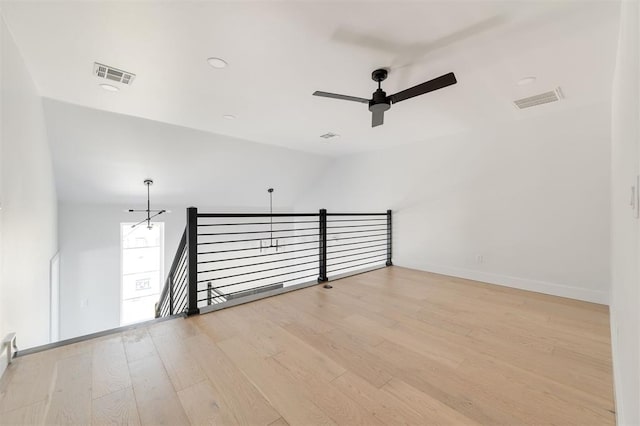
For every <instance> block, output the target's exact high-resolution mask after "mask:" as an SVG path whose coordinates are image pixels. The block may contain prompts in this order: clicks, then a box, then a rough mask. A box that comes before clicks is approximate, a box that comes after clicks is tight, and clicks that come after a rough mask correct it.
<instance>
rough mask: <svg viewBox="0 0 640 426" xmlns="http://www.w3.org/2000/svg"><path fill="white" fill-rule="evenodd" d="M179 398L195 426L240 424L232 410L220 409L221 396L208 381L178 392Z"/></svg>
mask: <svg viewBox="0 0 640 426" xmlns="http://www.w3.org/2000/svg"><path fill="white" fill-rule="evenodd" d="M178 397H179V398H180V402H181V403H182V406H183V407H184V410H185V412H186V413H187V416H189V420H190V421H191V424H193V425H216V424H220V425H231V424H239V423H240V422H239V421H238V420H237V419H236V418H235V416H234V415H233V413H232V412H231V411H230V410H227V409H225V408H224V407H220V404H219V402H218V401H219V396H218V394H217V392H216V391H215V389H214V388H213V386H211V383H209V381H208V380H205V381H202V382H199V383H196V384H194V385H192V386H189V387H187V388H184V389H182V390H180V391H178ZM245 424H246V423H245Z"/></svg>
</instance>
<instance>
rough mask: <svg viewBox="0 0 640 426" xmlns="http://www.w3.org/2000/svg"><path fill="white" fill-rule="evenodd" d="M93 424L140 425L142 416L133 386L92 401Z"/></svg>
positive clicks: (95, 425)
mask: <svg viewBox="0 0 640 426" xmlns="http://www.w3.org/2000/svg"><path fill="white" fill-rule="evenodd" d="M91 404H92V409H91V418H92V424H93V425H94V426H97V425H128V426H138V425H140V416H139V415H138V407H137V405H136V399H135V395H134V394H133V389H132V388H131V387H129V388H125V389H122V390H119V391H115V392H112V393H110V394H107V395H104V396H102V397H100V398H97V399H94V400H93V401H92V403H91Z"/></svg>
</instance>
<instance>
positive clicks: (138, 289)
mask: <svg viewBox="0 0 640 426" xmlns="http://www.w3.org/2000/svg"><path fill="white" fill-rule="evenodd" d="M131 225H133V224H132V223H122V224H120V237H121V247H122V278H121V283H122V287H121V293H120V294H121V299H122V300H121V305H120V325H126V324H132V323H135V322H140V321H146V320H150V319H153V318H155V304H156V302H157V301H158V299H159V298H160V291H161V290H162V286H161V283H162V277H163V276H164V223H162V222H155V223H152V225H153V226H152V227H151V229H148V228H147V227H146V226H145V225H144V224H143V225H140V226H137V227H135V228H131Z"/></svg>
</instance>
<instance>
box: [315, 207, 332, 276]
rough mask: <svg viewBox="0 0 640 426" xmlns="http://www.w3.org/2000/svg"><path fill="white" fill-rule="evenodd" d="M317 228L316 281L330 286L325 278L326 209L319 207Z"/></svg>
mask: <svg viewBox="0 0 640 426" xmlns="http://www.w3.org/2000/svg"><path fill="white" fill-rule="evenodd" d="M318 229H319V231H320V232H319V237H320V238H319V243H320V246H319V252H318V255H319V275H318V282H319V283H325V285H324V288H332V287H331V285H329V284H327V281H329V279H328V278H327V210H326V209H320V215H319V216H318Z"/></svg>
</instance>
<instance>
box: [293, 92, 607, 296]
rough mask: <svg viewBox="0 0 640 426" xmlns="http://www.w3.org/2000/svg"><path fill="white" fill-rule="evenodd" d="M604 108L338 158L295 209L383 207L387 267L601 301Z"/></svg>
mask: <svg viewBox="0 0 640 426" xmlns="http://www.w3.org/2000/svg"><path fill="white" fill-rule="evenodd" d="M540 108H554V105H547V106H542V107H540ZM609 108H610V105H609V104H608V103H606V102H605V103H601V104H595V105H592V106H589V107H584V108H579V109H573V110H565V111H562V112H558V111H554V112H552V113H549V114H545V115H538V116H537V117H534V118H529V119H522V120H520V121H516V122H509V123H504V124H502V125H500V126H495V127H494V126H492V127H486V128H483V129H477V130H475V131H473V132H469V133H464V134H460V135H456V136H450V137H444V138H440V139H436V140H429V141H425V142H422V143H418V144H414V145H411V146H408V147H399V148H396V149H393V150H383V151H378V152H374V153H369V154H363V155H355V156H351V157H346V158H343V159H339V160H338V161H337V162H336V163H335V165H334V166H333V167H332V168H331V169H330V170H329V171H328V172H327V173H326V175H325V176H324V177H323V179H322V180H321V181H319V182H318V185H317V186H316V188H317V189H314V190H312V191H310V193H309V195H308V196H306V197H303V198H301V199H300V200H299V201H298V202H297V203H296V206H297V207H298V208H300V209H309V208H317V207H319V206H327V207H328V208H333V209H340V210H354V211H362V210H376V211H384V210H386V209H388V208H390V209H392V210H393V211H394V255H393V259H394V263H395V264H397V265H401V266H407V267H413V268H417V269H422V270H426V271H434V272H439V273H444V274H448V275H454V276H460V277H466V278H471V279H477V280H480V281H486V282H491V283H496V284H503V285H509V286H513V287H519V288H525V289H529V290H534V291H540V292H545V293H550V294H556V295H560V296H566V297H573V298H577V299H583V300H589V301H594V302H599V303H606V302H607V298H608V283H609V207H608V206H609V173H610V161H609V154H610V153H609V150H610V144H609V139H610V130H609V129H610V123H609V116H610V114H609ZM526 114H527V113H526V111H523V113H522V115H523V117H526ZM478 255H481V256H482V257H483V263H478V262H477V256H478Z"/></svg>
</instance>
